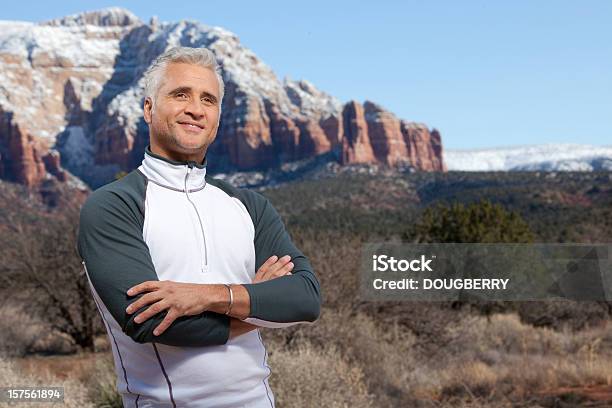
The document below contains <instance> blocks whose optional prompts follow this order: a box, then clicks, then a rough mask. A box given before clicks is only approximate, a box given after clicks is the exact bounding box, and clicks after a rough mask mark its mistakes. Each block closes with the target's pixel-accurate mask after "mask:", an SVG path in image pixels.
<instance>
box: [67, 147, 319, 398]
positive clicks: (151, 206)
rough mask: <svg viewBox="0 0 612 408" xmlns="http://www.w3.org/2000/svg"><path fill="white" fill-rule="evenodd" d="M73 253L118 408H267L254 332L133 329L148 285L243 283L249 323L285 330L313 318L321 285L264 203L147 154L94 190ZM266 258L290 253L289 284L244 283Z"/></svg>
mask: <svg viewBox="0 0 612 408" xmlns="http://www.w3.org/2000/svg"><path fill="white" fill-rule="evenodd" d="M77 244H78V248H77V249H78V252H79V255H80V257H81V259H82V261H83V266H84V268H85V272H86V274H87V277H88V279H89V282H90V285H91V289H92V293H93V296H94V300H95V301H96V304H97V306H98V309H99V311H100V313H101V315H102V317H103V320H104V323H105V325H106V329H107V332H108V336H109V339H110V343H111V347H112V351H113V356H114V361H115V369H116V374H117V387H118V391H119V392H120V393H121V395H122V397H123V404H124V406H125V407H181V408H183V407H184V408H191V407H194V408H195V407H198V408H199V407H218V408H223V407H228V408H229V407H232V408H233V407H273V406H274V396H273V394H272V391H271V390H270V387H269V385H268V377H269V375H270V368H269V367H268V365H267V362H266V359H267V354H266V349H265V347H264V344H263V342H262V339H261V335H260V333H259V330H253V331H250V332H249V333H247V334H244V335H242V336H238V337H235V338H233V339H231V340H230V339H229V331H230V330H229V320H230V318H229V317H228V316H225V315H222V314H217V313H213V312H204V313H202V314H200V315H197V316H182V317H180V318H178V319H177V320H176V321H175V322H174V323H173V324H172V325H171V326H170V327H169V328H168V329H167V330H166V331H165V332H164V333H163V334H162V335H160V336H154V335H153V329H154V328H155V327H156V326H157V325H158V324H159V323H161V321H162V320H163V318H164V317H165V315H166V313H165V312H164V313H159V314H158V315H156V316H154V317H153V318H150V319H149V320H147V321H145V322H143V323H141V324H137V323H135V322H134V317H136V316H137V315H138V313H134V314H131V315H129V314H127V313H126V311H125V309H126V308H127V306H128V305H129V304H131V303H133V302H134V301H136V300H137V299H138V298H139V297H140V296H142V295H143V294H139V295H137V296H128V295H127V293H126V292H127V290H128V289H129V288H131V287H132V286H135V285H137V284H139V283H142V282H145V281H151V280H172V281H177V282H190V283H234V284H243V285H244V286H245V288H246V289H247V291H248V293H249V296H250V303H251V310H250V314H249V317H248V318H247V319H245V321H246V322H250V323H252V324H255V325H258V326H263V327H284V326H288V325H292V324H296V323H302V322H313V321H315V320H316V319H317V318H318V316H319V313H320V304H321V295H320V288H319V282H318V280H317V278H316V276H315V275H314V273H313V270H312V266H311V265H310V262H309V261H308V259H307V258H306V257H305V256H304V254H303V253H302V252H300V250H299V249H297V248H296V246H295V245H294V244H293V242H292V241H291V238H290V236H289V234H288V233H287V231H286V229H285V227H284V225H283V222H282V220H281V218H280V216H279V214H278V213H277V212H276V210H275V209H274V207H273V206H272V205H271V204H270V202H269V201H268V200H267V199H266V198H265V197H264V196H262V195H261V194H259V193H257V192H254V191H251V190H247V189H239V188H235V187H233V186H231V185H230V184H228V183H226V182H224V181H222V180H217V179H214V178H212V177H210V175H207V174H206V158H205V159H204V162H203V163H200V164H198V163H196V162H193V161H185V162H179V161H173V160H169V159H166V158H164V157H161V156H159V155H156V154H154V153H152V152H151V150H150V146H147V148H146V149H145V154H144V160H143V161H142V164H141V165H140V166H139V167H138V168H137V169H135V170H133V171H132V172H130V173H128V174H127V175H126V176H124V177H123V178H121V179H119V180H116V181H114V182H112V183H109V184H107V185H105V186H103V187H100V188H99V189H97V190H96V191H94V192H93V193H92V194H91V195H90V196H89V197H88V199H87V201H86V202H85V204H84V205H83V207H82V209H81V215H80V224H79V234H78V243H77ZM272 255H277V256H279V257H281V256H283V255H290V256H291V261H292V262H293V263H294V264H295V266H294V269H293V270H292V275H287V276H282V277H280V278H276V279H273V280H269V281H265V282H259V283H251V282H252V280H253V278H254V276H255V272H256V271H257V269H259V267H260V266H261V265H262V264H263V263H264V262H265V260H266V259H268V258H269V257H270V256H272Z"/></svg>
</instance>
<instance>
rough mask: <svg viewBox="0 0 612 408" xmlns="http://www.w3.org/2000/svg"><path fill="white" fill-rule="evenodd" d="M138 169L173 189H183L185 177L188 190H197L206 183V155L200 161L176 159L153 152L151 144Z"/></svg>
mask: <svg viewBox="0 0 612 408" xmlns="http://www.w3.org/2000/svg"><path fill="white" fill-rule="evenodd" d="M190 169H191V171H190ZM139 170H141V171H142V172H143V174H144V175H145V176H146V177H147V178H148V179H149V181H152V182H154V183H155V184H159V185H161V186H164V187H168V188H171V189H174V190H180V191H184V190H185V178H187V189H188V190H199V189H201V188H203V187H204V185H205V184H206V180H205V176H206V156H204V160H203V161H202V163H197V162H195V161H176V160H171V159H168V158H166V157H163V156H160V155H158V154H155V153H153V152H152V151H151V145H147V147H146V148H145V153H144V159H143V161H142V165H141V166H140V167H139ZM188 173H189V176H188V177H187V174H188Z"/></svg>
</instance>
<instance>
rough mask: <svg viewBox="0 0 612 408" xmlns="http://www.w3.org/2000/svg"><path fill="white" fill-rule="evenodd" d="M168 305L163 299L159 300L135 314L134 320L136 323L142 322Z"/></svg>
mask: <svg viewBox="0 0 612 408" xmlns="http://www.w3.org/2000/svg"><path fill="white" fill-rule="evenodd" d="M168 307H170V306H169V305H168V304H167V303H166V302H165V301H164V300H160V301H159V302H157V303H154V304H152V305H151V306H149V307H148V308H147V310H145V311H144V312H142V313H140V314H139V315H138V316H136V317H135V318H134V321H135V322H136V323H142V322H144V321H146V320H148V319H150V318H151V317H153V316H155V315H156V314H158V313H159V312H162V311H164V310H166V309H167V308H168Z"/></svg>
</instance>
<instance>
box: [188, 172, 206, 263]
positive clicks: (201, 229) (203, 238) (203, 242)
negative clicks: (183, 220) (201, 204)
mask: <svg viewBox="0 0 612 408" xmlns="http://www.w3.org/2000/svg"><path fill="white" fill-rule="evenodd" d="M193 165H194V163H193V162H189V163H187V166H188V168H187V174H185V195H186V196H187V201H189V202H190V203H191V205H192V206H193V209H194V210H195V212H196V215H197V217H198V222H199V223H200V231H201V232H202V244H203V245H202V246H203V247H204V249H203V250H202V249H201V250H200V259H201V264H200V270H201V271H202V272H203V273H206V271H207V270H208V250H207V248H206V236H205V235H204V225H202V219H201V218H200V213H199V212H198V207H196V205H195V203H194V202H193V201H191V198H190V197H189V190H188V189H187V179H188V178H189V174H191V169H193ZM202 255H203V257H202Z"/></svg>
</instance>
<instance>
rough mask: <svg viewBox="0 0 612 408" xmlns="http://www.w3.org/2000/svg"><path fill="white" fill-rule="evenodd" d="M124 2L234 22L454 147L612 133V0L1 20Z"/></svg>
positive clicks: (306, 70)
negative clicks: (92, 13)
mask: <svg viewBox="0 0 612 408" xmlns="http://www.w3.org/2000/svg"><path fill="white" fill-rule="evenodd" d="M109 6H121V7H125V8H127V9H129V10H131V11H132V12H134V13H135V14H136V15H137V16H139V17H140V18H141V19H143V20H144V21H148V20H149V18H150V17H151V16H153V15H156V16H158V17H159V19H160V20H162V21H177V20H180V19H192V20H198V21H200V22H202V23H204V24H208V25H218V26H222V27H224V28H226V29H228V30H230V31H232V32H234V33H236V34H237V35H238V36H239V37H240V39H241V41H242V43H243V44H244V45H246V46H247V47H249V48H251V49H252V50H253V51H254V52H255V53H256V54H257V55H258V56H259V57H260V58H261V59H262V60H263V61H264V62H265V63H266V64H268V65H269V66H270V67H272V69H273V70H274V71H275V72H276V73H277V75H278V76H279V77H280V78H283V77H284V76H289V77H291V78H292V79H307V80H309V81H311V82H312V83H314V84H315V85H316V86H317V87H318V88H320V89H322V90H325V91H326V92H329V93H331V94H333V95H335V96H336V97H338V98H339V99H340V100H342V101H348V100H350V99H355V100H358V101H361V102H363V101H364V100H366V99H369V100H372V101H374V102H377V103H379V104H381V105H383V106H384V107H385V108H387V109H388V110H390V111H392V112H393V113H395V114H396V115H397V116H399V117H401V118H403V119H407V120H414V121H418V122H424V123H426V124H427V125H428V126H430V127H435V128H437V129H439V130H440V132H441V133H442V138H443V143H444V145H445V147H446V148H451V149H458V148H459V149H468V148H482V147H496V146H511V145H525V144H539V143H558V142H563V143H584V144H594V145H612V24H610V21H612V1H605V0H602V1H593V0H585V1H581V2H580V1H562V0H558V1H544V0H539V1H513V2H509V1H506V2H504V1H468V0H463V1H424V0H423V1H384V0H383V1H380V2H378V4H374V2H361V4H358V2H354V1H353V2H349V1H334V0H329V1H318V0H312V1H308V2H290V1H258V2H250V1H234V2H230V1H225V2H222V1H204V0H200V1H187V0H184V1H180V2H176V1H164V2H159V1H146V2H142V1H124V2H121V3H117V2H109V1H98V0H96V1H61V0H60V1H53V2H49V1H48V0H47V1H39V0H35V1H23V2H14V3H13V4H10V5H9V4H6V5H4V6H3V9H2V14H1V17H0V18H1V19H3V20H26V21H41V20H46V19H50V18H54V17H61V16H63V15H67V14H72V13H76V12H80V11H84V10H95V9H99V8H103V7H109Z"/></svg>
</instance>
